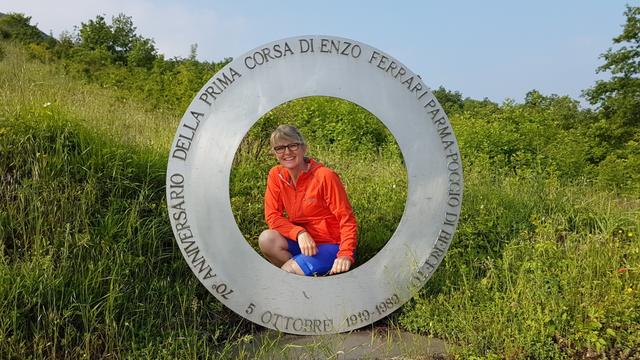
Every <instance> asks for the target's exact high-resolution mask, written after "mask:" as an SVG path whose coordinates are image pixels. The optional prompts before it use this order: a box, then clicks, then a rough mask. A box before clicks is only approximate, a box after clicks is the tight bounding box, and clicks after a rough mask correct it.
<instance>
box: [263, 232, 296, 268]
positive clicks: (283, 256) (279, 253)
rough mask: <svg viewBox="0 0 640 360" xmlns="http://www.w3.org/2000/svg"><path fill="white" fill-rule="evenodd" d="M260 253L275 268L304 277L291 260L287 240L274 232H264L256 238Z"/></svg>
mask: <svg viewBox="0 0 640 360" xmlns="http://www.w3.org/2000/svg"><path fill="white" fill-rule="evenodd" d="M258 245H260V251H262V253H263V254H264V256H266V257H267V259H268V260H269V261H270V262H271V263H272V264H273V265H275V266H277V267H279V268H281V269H282V270H284V271H286V272H288V273H292V274H298V275H304V272H303V271H302V269H300V266H299V265H298V263H297V262H296V261H295V260H293V259H292V258H291V253H290V252H289V243H288V242H287V239H286V238H285V237H284V236H282V235H280V233H279V232H277V231H275V230H265V231H263V232H262V234H260V237H259V238H258Z"/></svg>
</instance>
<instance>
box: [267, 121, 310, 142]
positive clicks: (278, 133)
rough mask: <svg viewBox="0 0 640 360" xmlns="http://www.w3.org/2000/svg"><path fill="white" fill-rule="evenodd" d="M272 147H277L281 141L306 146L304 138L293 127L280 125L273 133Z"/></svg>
mask: <svg viewBox="0 0 640 360" xmlns="http://www.w3.org/2000/svg"><path fill="white" fill-rule="evenodd" d="M270 140H271V147H274V146H276V144H277V143H278V142H279V141H280V140H285V141H290V142H297V143H300V144H301V145H305V144H306V142H305V141H304V137H303V136H302V134H301V133H300V130H298V129H297V128H296V127H295V126H293V125H280V126H278V127H277V128H276V129H275V130H274V131H273V132H272V133H271V139H270Z"/></svg>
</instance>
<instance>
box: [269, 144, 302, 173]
mask: <svg viewBox="0 0 640 360" xmlns="http://www.w3.org/2000/svg"><path fill="white" fill-rule="evenodd" d="M273 151H274V153H275V154H276V158H277V159H278V161H279V162H280V165H282V166H284V167H285V168H287V169H290V170H299V169H302V168H303V165H304V154H305V153H306V151H307V148H306V146H305V145H304V144H300V143H298V142H295V141H290V140H286V139H284V140H279V141H278V142H277V143H276V145H275V146H274V147H273Z"/></svg>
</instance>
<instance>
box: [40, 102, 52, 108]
mask: <svg viewBox="0 0 640 360" xmlns="http://www.w3.org/2000/svg"><path fill="white" fill-rule="evenodd" d="M49 106H51V103H50V102H46V103H44V105H43V106H42V107H49Z"/></svg>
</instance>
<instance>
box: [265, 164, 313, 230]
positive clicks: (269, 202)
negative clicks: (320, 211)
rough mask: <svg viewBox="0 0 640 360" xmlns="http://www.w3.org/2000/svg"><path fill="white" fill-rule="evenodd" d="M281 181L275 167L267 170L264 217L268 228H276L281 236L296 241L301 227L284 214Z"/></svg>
mask: <svg viewBox="0 0 640 360" xmlns="http://www.w3.org/2000/svg"><path fill="white" fill-rule="evenodd" d="M281 187H282V183H281V180H280V179H279V178H278V174H277V171H276V169H275V168H274V169H271V171H269V176H268V177H267V190H266V191H265V194H264V217H265V220H266V221H267V225H268V226H269V229H273V230H276V231H277V232H279V233H280V234H281V235H282V236H284V237H286V238H289V239H291V240H295V241H297V240H298V239H297V238H298V233H299V232H300V231H302V230H304V228H303V227H301V226H297V225H294V224H292V223H291V222H290V221H289V219H287V218H286V217H285V216H284V203H283V201H282V196H281V194H280V192H281Z"/></svg>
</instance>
